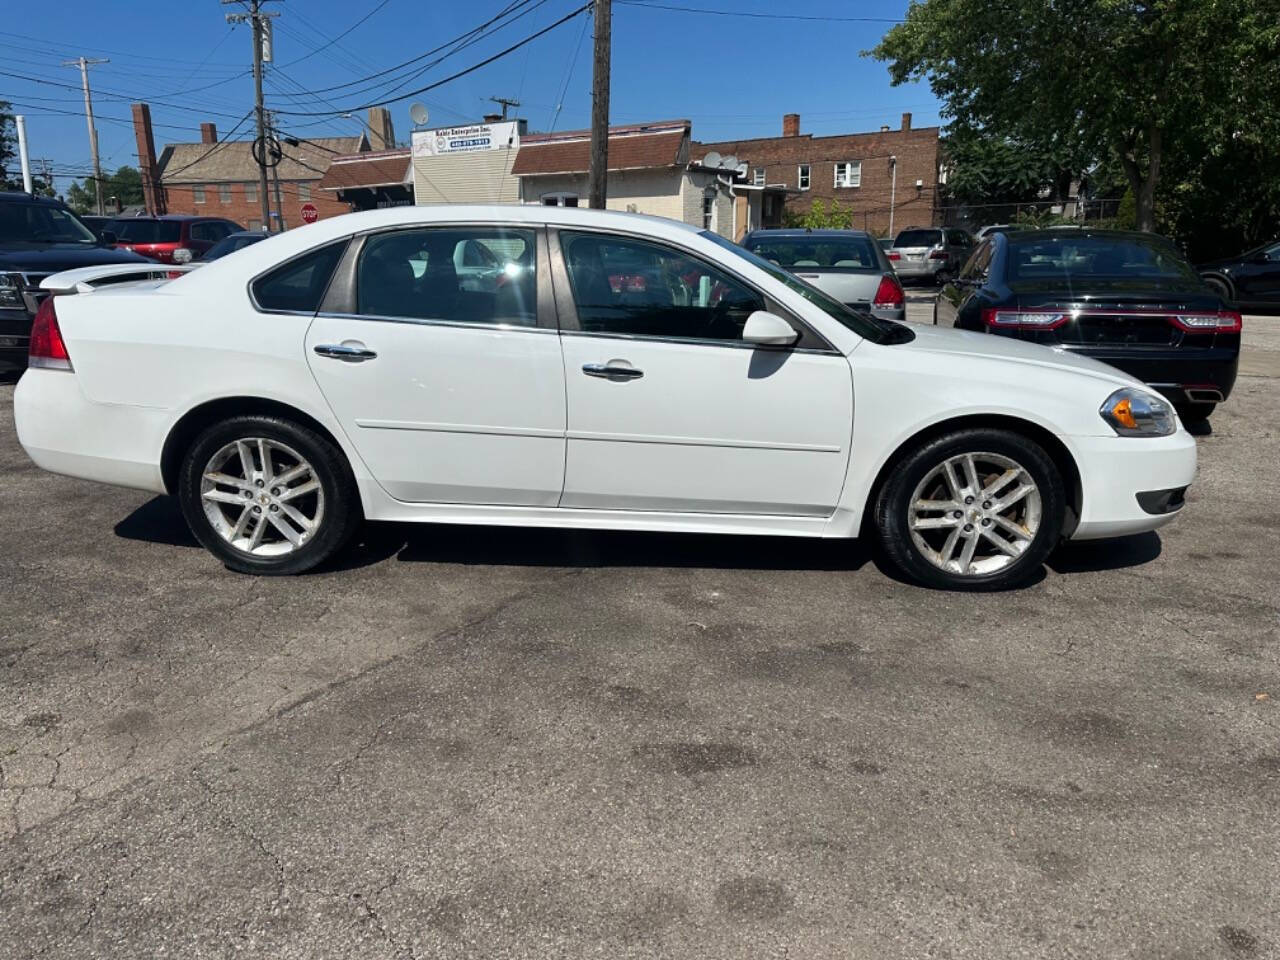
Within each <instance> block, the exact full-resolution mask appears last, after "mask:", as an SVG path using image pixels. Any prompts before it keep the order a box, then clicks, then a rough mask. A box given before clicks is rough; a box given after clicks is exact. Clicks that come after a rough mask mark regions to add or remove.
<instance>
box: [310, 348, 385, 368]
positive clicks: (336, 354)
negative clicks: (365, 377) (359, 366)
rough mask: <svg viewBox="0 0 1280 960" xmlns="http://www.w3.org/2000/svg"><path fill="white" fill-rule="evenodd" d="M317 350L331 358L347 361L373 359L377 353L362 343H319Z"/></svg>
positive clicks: (323, 355)
mask: <svg viewBox="0 0 1280 960" xmlns="http://www.w3.org/2000/svg"><path fill="white" fill-rule="evenodd" d="M314 349H315V352H316V353H317V354H319V355H320V356H322V357H328V358H329V359H331V360H345V361H346V362H347V363H364V361H366V360H372V359H374V358H375V357H377V354H376V353H375V352H374V351H372V350H370V349H369V348H367V347H366V346H365V345H364V344H362V343H317V344H316V345H315V347H314Z"/></svg>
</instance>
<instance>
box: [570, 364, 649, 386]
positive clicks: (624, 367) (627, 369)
mask: <svg viewBox="0 0 1280 960" xmlns="http://www.w3.org/2000/svg"><path fill="white" fill-rule="evenodd" d="M582 372H583V373H585V374H586V375H587V376H588V377H602V378H604V379H605V380H614V381H617V382H622V381H625V380H635V379H637V378H639V377H643V376H644V371H643V370H637V369H636V368H635V367H633V366H631V364H629V363H627V361H625V360H610V361H609V362H608V363H584V364H583V365H582Z"/></svg>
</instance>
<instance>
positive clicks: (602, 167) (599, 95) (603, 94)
mask: <svg viewBox="0 0 1280 960" xmlns="http://www.w3.org/2000/svg"><path fill="white" fill-rule="evenodd" d="M609 3H610V0H595V3H594V4H593V5H592V6H593V10H594V13H595V18H596V33H595V41H596V42H595V56H594V59H593V63H592V70H591V173H590V176H589V178H588V180H587V198H588V199H587V206H590V207H594V208H595V209H597V210H603V209H604V202H605V197H606V196H607V195H608V177H609V48H610V40H609V30H610V10H609Z"/></svg>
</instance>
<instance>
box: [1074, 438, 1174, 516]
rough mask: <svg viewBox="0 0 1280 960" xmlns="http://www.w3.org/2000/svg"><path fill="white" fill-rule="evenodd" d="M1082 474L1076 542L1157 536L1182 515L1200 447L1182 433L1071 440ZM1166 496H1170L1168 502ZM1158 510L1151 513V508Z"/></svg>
mask: <svg viewBox="0 0 1280 960" xmlns="http://www.w3.org/2000/svg"><path fill="white" fill-rule="evenodd" d="M1064 439H1066V440H1067V442H1068V445H1069V447H1070V448H1071V452H1072V454H1073V456H1074V457H1075V460H1076V464H1077V465H1078V467H1079V469H1080V483H1081V488H1082V489H1081V504H1080V506H1081V509H1080V522H1079V523H1078V524H1077V525H1076V528H1075V530H1074V531H1073V532H1072V533H1071V536H1070V539H1072V540H1096V539H1101V538H1103V537H1123V536H1128V535H1130V534H1134V533H1144V532H1145V531H1147V530H1155V529H1156V528H1158V527H1162V526H1164V525H1165V524H1167V523H1169V522H1171V521H1172V520H1173V519H1174V518H1175V517H1176V516H1177V515H1178V513H1179V512H1180V511H1181V509H1182V502H1181V499H1182V492H1183V491H1185V488H1186V487H1188V486H1190V485H1191V481H1192V480H1193V479H1195V474H1196V441H1195V438H1194V437H1192V436H1191V434H1189V433H1187V431H1186V430H1185V429H1184V428H1183V427H1182V426H1179V427H1178V432H1177V433H1175V434H1174V435H1173V436H1171V437H1068V438H1064ZM1165 495H1167V496H1165ZM1153 506H1154V507H1157V508H1158V512H1152V511H1151V510H1150V509H1148V508H1150V507H1153Z"/></svg>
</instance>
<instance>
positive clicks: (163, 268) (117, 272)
mask: <svg viewBox="0 0 1280 960" xmlns="http://www.w3.org/2000/svg"><path fill="white" fill-rule="evenodd" d="M199 266H201V264H198V263H186V264H181V265H178V264H175V265H173V266H170V265H168V264H160V263H112V264H104V265H102V266H100V267H77V268H76V269H74V270H63V271H62V272H61V273H54V274H50V275H49V276H47V277H45V278H44V279H43V280H41V281H40V289H41V290H48V291H49V292H50V293H55V294H57V293H92V292H93V291H94V289H96V287H97V286H100V285H101V284H102V282H103V281H106V280H114V281H120V280H121V279H122V278H125V277H132V278H133V279H134V280H136V281H142V280H168V279H170V277H171V275H172V274H175V273H188V272H190V271H191V270H194V269H196V267H199Z"/></svg>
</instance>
